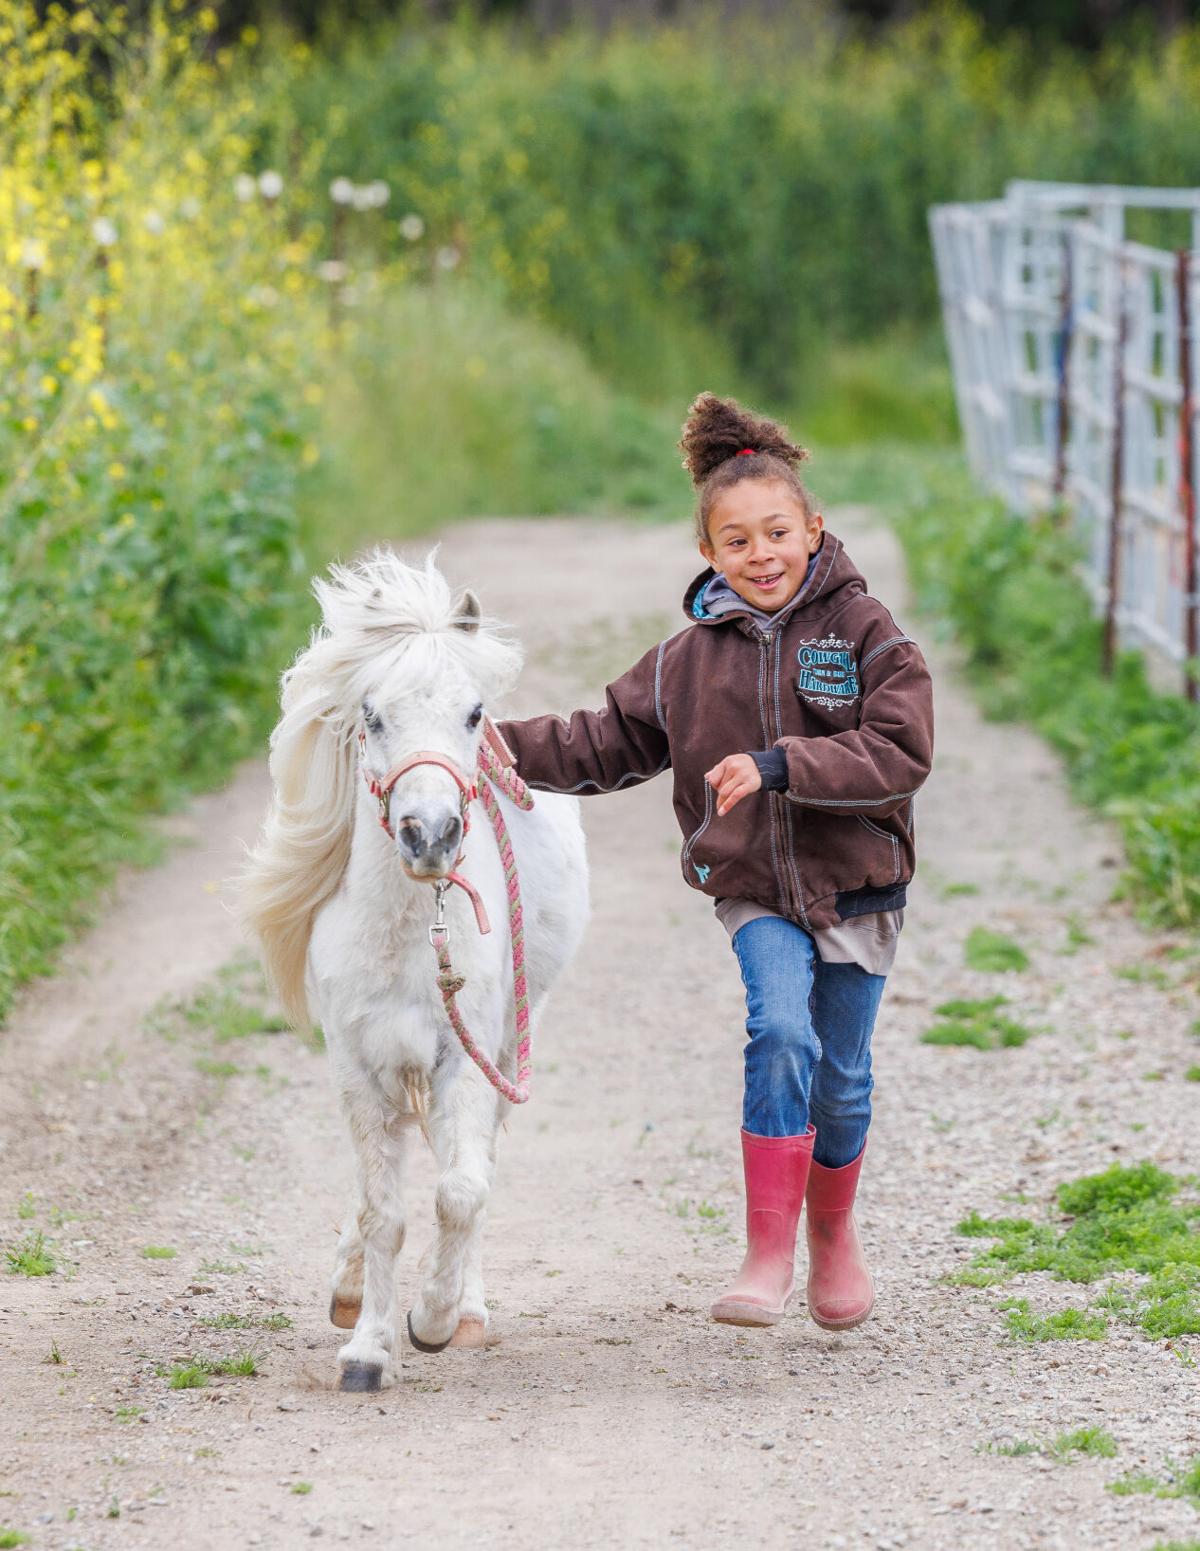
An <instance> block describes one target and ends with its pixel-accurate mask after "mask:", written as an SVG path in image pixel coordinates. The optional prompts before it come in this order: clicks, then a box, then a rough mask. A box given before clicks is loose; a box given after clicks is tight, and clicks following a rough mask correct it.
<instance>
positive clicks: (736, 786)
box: [704, 754, 762, 818]
mask: <svg viewBox="0 0 1200 1551" xmlns="http://www.w3.org/2000/svg"><path fill="white" fill-rule="evenodd" d="M704 779H705V780H706V781H707V782H708V784H709V785H710V786H714V787H716V790H717V817H718V818H721V817H722V816H723V815H724V814H726V813H728V812H729V810H730V808H732V807H734V806H736V804H737V803H739V802H741V800H742V798H743V797H749V795H750V793H751V792H757V791H758V789H759V788H760V787H761V786H762V776H760V775H759V773H758V766H757V765H756V764H755V763H754V761H753V760H752V759H751V758H750V756H749V754H730V755H729V756H728V758H726V759H722V760H720V761H719V762H718V763H717V764H715V765H714V766H713V767H712V769H711V770H709V771H708V772H707V773H706V774H705V777H704Z"/></svg>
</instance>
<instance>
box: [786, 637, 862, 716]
mask: <svg viewBox="0 0 1200 1551" xmlns="http://www.w3.org/2000/svg"><path fill="white" fill-rule="evenodd" d="M796 660H797V662H798V663H799V664H800V673H799V676H798V677H797V679H796V693H797V694H798V695H799V696H800V698H801V699H802V700H808V701H810V702H811V703H812V704H813V705H819V706H824V708H825V709H826V710H827V711H840V710H842V709H843V708H844V707H845V706H848V705H849V704H850V703H851V702H852V701H854V700H856V699H857V698H858V693H859V689H858V666H857V664H856V663H855V661H854V642H853V641H843V640H840V639H839V638H838V637H837V636H832V635H827V636H825V637H824V639H822V640H819V641H801V643H800V649H799V651H797V653H796Z"/></svg>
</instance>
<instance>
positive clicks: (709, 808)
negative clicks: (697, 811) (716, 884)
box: [680, 781, 715, 888]
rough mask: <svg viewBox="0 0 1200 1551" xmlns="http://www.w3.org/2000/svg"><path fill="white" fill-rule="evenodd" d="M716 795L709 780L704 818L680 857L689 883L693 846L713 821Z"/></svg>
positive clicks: (706, 784) (705, 793) (705, 794)
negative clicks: (688, 870) (688, 872)
mask: <svg viewBox="0 0 1200 1551" xmlns="http://www.w3.org/2000/svg"><path fill="white" fill-rule="evenodd" d="M714 796H715V794H714V792H713V789H712V787H711V786H709V784H708V782H707V781H706V782H705V783H704V818H703V820H702V821H701V823H700V825H699V827H698V828H697V829H694V830H693V831H692V833H691V834H690V835H689V836H688V839H687V843H686V844H685V846H684V848H683V855H682V856H681V857H680V865H681V866H682V868H683V876H684V878H685V879H686V881H687V882H688V883H691V882H692V880H691V879H690V878H689V877H688V875H687V869H688V864H689V862H690V861H691V859H692V847H693V846H694V845H695V844H696V842H697V840H699V838H700V836H701V835H702V834H703V833H704V831H705V830H706V829H707V828H708V826H709V825H710V824H711V823H712V816H713V798H714ZM692 887H693V888H695V884H692Z"/></svg>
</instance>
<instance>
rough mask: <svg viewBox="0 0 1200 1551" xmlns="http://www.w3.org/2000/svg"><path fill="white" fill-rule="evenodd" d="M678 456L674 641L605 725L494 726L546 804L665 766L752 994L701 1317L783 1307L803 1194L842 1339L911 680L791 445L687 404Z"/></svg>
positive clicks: (917, 680) (900, 852) (902, 863)
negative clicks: (724, 1241)
mask: <svg viewBox="0 0 1200 1551" xmlns="http://www.w3.org/2000/svg"><path fill="white" fill-rule="evenodd" d="M679 445H680V447H681V448H682V450H683V452H684V455H685V458H684V467H685V468H686V469H687V470H688V472H689V473H690V474H691V477H692V481H693V483H694V485H695V486H696V488H697V490H698V492H699V501H698V506H697V512H696V531H697V538H698V540H699V545H700V553H701V554H702V555H703V557H704V559H705V560H706V561H707V562H708V569H707V570H706V571H705V572H704V573H703V574H702V575H701V576H699V577H697V578H696V580H695V581H694V582H693V583H692V585H691V587H690V588H689V589H688V591H687V595H686V597H685V599H684V613H685V614H686V616H687V619H688V621H689V625H688V628H686V629H684V630H681V631H680V632H679V634H678V635H674V636H672V637H670V639H669V640H666V641H663V642H661V643H660V644H659V645H658V646H656V647H653V648H652V649H651V650H650V651H649V652H647V653H646V655H645V656H644V657H643V658H642V659H641V661H640V662H638V663H636V664H635V665H634V666H633V667H632V668H631V669H630V670H629V672H628V673H626V674H624V675H623V676H622V677H621V678H619V679H617V680H616V681H615V682H614V683H612V684H610V685H609V686H608V689H607V691H606V705H605V708H604V709H603V710H601V711H577V712H575V714H574V715H573V716H572V717H571V718H570V720H569V721H564V720H563V719H562V718H560V717H556V716H539V717H534V718H533V719H532V720H529V721H522V722H504V723H502V724H501V731H502V733H503V735H504V737H505V739H506V740H507V742H508V743H509V745H510V746H511V748H512V750H513V752H514V753H515V756H516V761H517V766H518V768H519V770H520V773H521V775H522V776H523V777H524V779H525V780H526V781H527V782H528V783H529V785H530V786H532V787H535V788H536V787H540V788H542V789H543V790H545V791H555V792H578V793H580V794H583V795H588V794H590V793H593V792H612V791H616V790H617V789H618V788H621V787H626V786H629V785H631V784H634V783H636V782H639V781H647V780H649V779H650V777H651V776H656V775H658V774H660V773H661V772H662V771H664V770H666V769H667V768H668V767H670V769H671V770H672V772H673V777H674V784H675V797H674V802H675V813H676V816H677V818H678V820H679V825H680V828H681V829H682V831H683V833H684V836H685V841H684V846H683V852H682V857H681V865H682V868H683V875H684V878H685V879H686V881H687V882H688V883H689V884H690V885H691V886H692V888H695V889H700V890H701V891H702V892H703V893H705V894H709V895H711V896H712V897H713V899H714V901H715V902H716V914H717V917H718V919H719V920H720V921H721V923H722V925H723V926H724V927H725V928H726V930H727V931H728V932H729V934H730V937H731V939H732V943H733V951H734V953H735V955H736V957H737V961H738V965H739V967H740V969H741V974H742V980H743V983H744V985H745V990H746V1008H747V1019H746V1031H747V1033H748V1035H749V1040H748V1043H747V1045H746V1049H745V1091H744V1095H743V1101H742V1161H743V1167H744V1173H745V1184H746V1234H747V1239H748V1245H747V1249H746V1255H745V1258H744V1260H743V1262H742V1266H741V1270H740V1271H739V1272H738V1274H737V1276H736V1278H735V1279H734V1281H733V1283H732V1285H731V1286H730V1287H728V1288H727V1289H726V1291H725V1292H724V1293H722V1295H721V1296H720V1297H719V1298H718V1299H717V1301H716V1302H715V1303H714V1304H713V1306H712V1316H713V1318H714V1319H718V1320H724V1321H726V1322H728V1323H730V1324H736V1325H772V1324H774V1323H775V1322H776V1321H777V1320H778V1319H779V1318H780V1317H781V1316H782V1314H783V1312H784V1309H785V1307H786V1305H787V1303H788V1300H789V1298H790V1297H791V1295H792V1290H793V1263H794V1258H795V1246H796V1226H797V1223H798V1221H799V1217H800V1209H801V1206H802V1205H803V1204H804V1203H805V1202H807V1205H808V1216H807V1230H808V1234H807V1236H808V1256H809V1271H808V1307H809V1312H810V1313H811V1314H812V1317H813V1319H814V1320H816V1322H817V1323H818V1324H819V1325H822V1326H824V1327H825V1328H826V1329H833V1330H837V1329H844V1328H847V1327H849V1326H851V1325H858V1324H861V1323H862V1321H863V1320H865V1319H866V1318H867V1317H868V1315H869V1314H870V1312H871V1309H872V1306H873V1304H874V1298H875V1291H874V1284H873V1283H872V1280H871V1276H870V1273H869V1272H868V1270H867V1266H866V1262H865V1260H864V1257H863V1251H862V1246H861V1244H860V1241H859V1237H858V1231H857V1229H856V1227H855V1223H854V1215H853V1206H854V1195H855V1188H856V1186H857V1183H858V1176H859V1170H860V1169H861V1167H862V1160H863V1152H864V1148H865V1143H866V1137H867V1127H868V1125H869V1124H870V1118H871V1100H870V1094H871V1087H872V1081H871V1031H872V1028H873V1027H874V1023H875V1014H876V1012H877V1010H878V1007H879V999H880V996H881V995H882V993H883V987H884V979H885V976H886V975H887V972H888V970H889V969H890V968H891V964H892V960H893V958H894V956H895V951H896V939H897V935H898V933H899V931H900V926H901V922H902V919H903V910H904V903H905V885H906V884H907V882H908V880H909V879H910V878H911V877H912V875H913V867H914V863H915V850H914V845H913V835H914V827H913V797H914V795H915V793H916V792H917V790H918V788H919V787H920V786H921V783H922V782H923V781H924V780H925V777H926V776H927V775H928V774H929V767H930V761H931V758H932V753H933V704H932V694H931V685H930V679H929V672H928V670H927V668H926V666H925V662H924V659H923V658H922V656H921V653H920V650H919V649H918V648H917V646H916V644H915V643H914V642H913V641H912V640H911V639H910V638H909V637H908V636H907V635H905V633H904V632H903V630H901V629H900V628H899V627H898V626H897V625H896V623H895V621H894V620H893V619H892V616H891V615H890V614H889V613H888V611H887V609H886V608H885V607H884V606H883V604H882V603H880V602H878V601H877V600H876V599H875V598H872V597H871V596H870V594H869V593H868V592H867V587H866V582H865V581H864V580H863V577H862V576H861V575H860V573H859V572H858V570H857V569H856V568H855V566H854V565H853V563H852V562H851V560H850V557H849V556H848V555H847V554H846V551H845V549H844V548H843V546H842V544H841V543H840V542H839V540H838V539H837V538H836V537H835V536H834V535H833V534H832V533H829V532H825V531H823V520H822V517H821V514H820V512H818V511H816V510H814V507H813V503H812V499H811V497H810V496H809V493H808V491H807V490H806V489H805V487H804V486H803V485H802V484H801V482H800V479H799V477H798V475H797V473H796V468H797V465H798V464H799V463H801V462H802V460H803V459H804V458H806V457H807V456H808V454H807V453H806V452H805V450H804V449H803V448H801V447H798V446H796V445H795V444H794V443H792V442H791V441H790V440H789V439H788V437H787V433H786V432H785V431H784V429H783V428H782V427H781V426H778V425H776V424H775V423H774V422H773V421H770V420H766V419H763V418H761V417H759V416H756V415H753V414H750V413H749V412H747V411H746V410H744V409H742V408H741V406H740V405H738V404H737V403H736V402H735V401H734V400H732V399H720V398H717V397H716V396H715V395H714V394H711V393H702V394H701V395H700V396H699V398H697V399H696V401H695V402H694V403H693V404H692V406H691V409H690V410H689V412H688V418H687V422H686V423H685V425H684V428H683V438H682V440H681V442H680V444H679Z"/></svg>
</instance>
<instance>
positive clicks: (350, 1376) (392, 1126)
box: [334, 1088, 412, 1391]
mask: <svg viewBox="0 0 1200 1551" xmlns="http://www.w3.org/2000/svg"><path fill="white" fill-rule="evenodd" d="M343 1103H344V1104H345V1108H346V1114H347V1118H348V1120H349V1123H350V1134H351V1136H352V1138H353V1141H354V1148H355V1152H356V1154H357V1158H358V1184H359V1209H358V1220H357V1223H356V1224H355V1229H354V1230H348V1232H346V1233H343V1236H342V1244H341V1245H339V1247H338V1263H339V1267H341V1268H343V1283H342V1285H341V1290H342V1291H343V1292H344V1293H345V1294H346V1295H348V1298H349V1299H350V1300H351V1301H352V1297H353V1291H354V1287H353V1280H354V1278H353V1272H354V1269H355V1260H356V1259H357V1258H358V1254H359V1253H361V1266H362V1284H361V1286H362V1291H361V1298H362V1305H361V1308H360V1310H359V1313H358V1320H357V1322H356V1324H355V1326H354V1334H353V1335H352V1336H351V1338H350V1340H349V1341H347V1342H346V1344H345V1346H343V1347H342V1348H341V1350H340V1351H339V1352H338V1364H339V1366H340V1368H341V1385H340V1387H341V1388H342V1389H344V1390H368V1391H374V1390H378V1389H380V1388H381V1387H382V1385H383V1383H384V1382H385V1380H387V1381H388V1382H390V1381H391V1379H392V1377H393V1375H392V1372H391V1367H392V1351H393V1348H394V1346H395V1307H394V1304H395V1282H396V1256H397V1255H398V1254H399V1253H400V1250H401V1248H402V1247H403V1244H404V1234H405V1220H404V1197H403V1182H404V1181H403V1168H404V1152H405V1145H406V1141H407V1135H408V1131H409V1129H410V1126H409V1122H410V1121H411V1119H412V1117H411V1116H408V1115H397V1114H395V1112H394V1111H393V1110H392V1109H391V1106H390V1105H389V1103H388V1101H387V1100H386V1099H385V1098H384V1097H383V1096H382V1095H379V1094H376V1093H369V1094H368V1093H364V1092H363V1091H362V1090H361V1089H359V1088H356V1089H354V1090H353V1091H350V1092H347V1093H345V1094H343ZM356 1239H357V1243H358V1245H359V1246H361V1249H360V1250H357V1249H356V1244H355V1240H356ZM343 1246H345V1247H346V1248H347V1255H346V1259H345V1262H344V1263H343V1260H342V1248H343ZM338 1292H339V1282H338V1280H337V1276H336V1273H335V1282H334V1300H335V1306H336V1301H337V1298H338ZM335 1323H336V1321H335Z"/></svg>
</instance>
